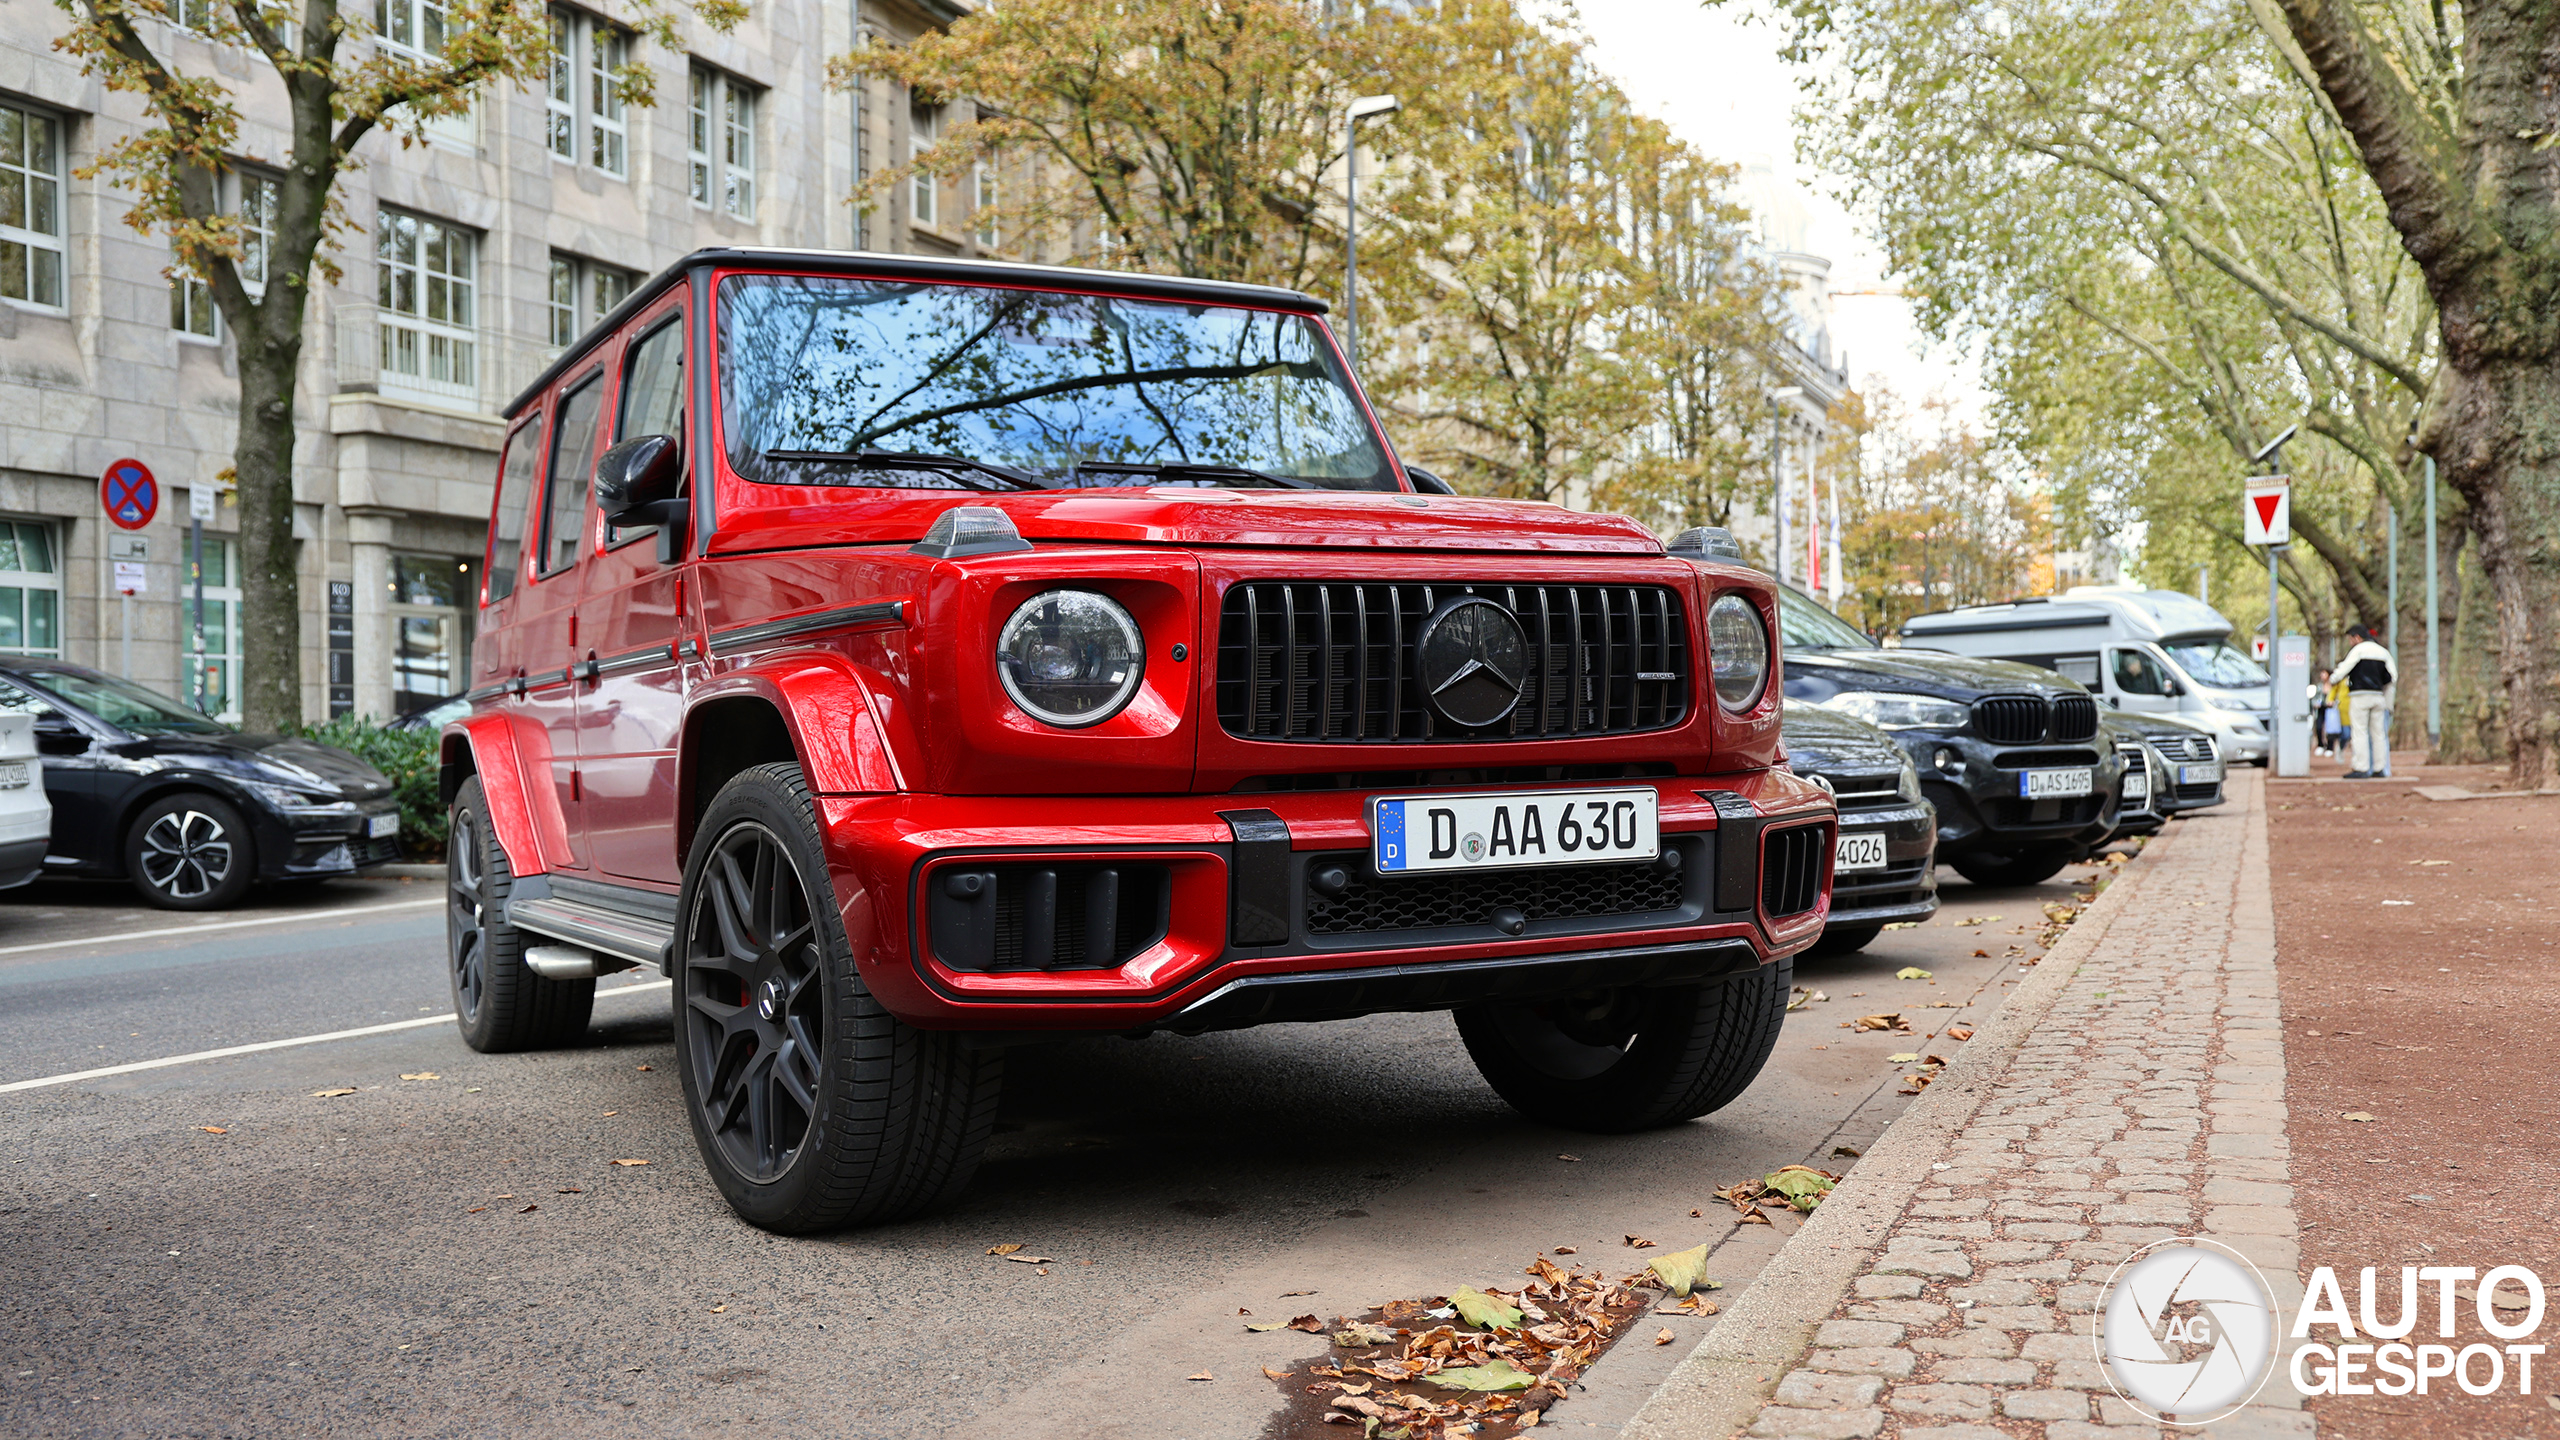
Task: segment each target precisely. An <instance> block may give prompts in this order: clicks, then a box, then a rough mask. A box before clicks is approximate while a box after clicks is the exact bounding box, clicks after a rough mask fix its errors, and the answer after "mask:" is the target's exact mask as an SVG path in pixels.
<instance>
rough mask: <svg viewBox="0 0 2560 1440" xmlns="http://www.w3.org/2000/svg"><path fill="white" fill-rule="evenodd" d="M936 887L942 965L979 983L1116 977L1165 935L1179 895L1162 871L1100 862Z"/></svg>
mask: <svg viewBox="0 0 2560 1440" xmlns="http://www.w3.org/2000/svg"><path fill="white" fill-rule="evenodd" d="M926 883H927V884H928V885H929V887H930V888H931V890H932V894H931V896H930V897H929V898H928V900H927V911H928V914H929V916H930V920H931V925H932V930H931V934H930V938H931V941H932V944H933V953H934V957H935V958H936V959H938V960H940V961H941V962H942V963H943V964H945V965H948V966H950V967H951V968H952V969H954V970H959V971H964V972H968V973H973V974H983V973H988V972H999V971H1008V970H1108V969H1110V968H1112V967H1113V966H1116V965H1119V964H1121V963H1122V962H1124V961H1126V960H1127V959H1129V957H1131V956H1133V955H1135V954H1137V953H1138V952H1139V951H1141V950H1144V949H1146V948H1147V947H1148V946H1150V945H1153V944H1154V943H1155V942H1156V941H1157V940H1158V939H1159V938H1161V937H1162V936H1163V935H1164V930H1165V914H1166V905H1167V901H1168V898H1169V894H1170V891H1171V889H1172V886H1171V883H1170V876H1169V875H1168V873H1167V872H1166V869H1165V867H1164V866H1162V865H1146V864H1120V863H1103V862H1090V861H1088V862H1071V863H1066V864H1057V865H1046V864H1039V863H1027V864H1026V863H1019V862H1008V863H1005V864H998V865H984V866H974V867H972V866H958V867H951V868H946V869H943V870H940V871H938V872H936V873H935V874H934V876H933V878H932V879H931V880H929V881H928V882H926Z"/></svg>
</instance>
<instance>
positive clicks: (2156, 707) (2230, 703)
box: [1902, 585, 2268, 765]
mask: <svg viewBox="0 0 2560 1440" xmlns="http://www.w3.org/2000/svg"><path fill="white" fill-rule="evenodd" d="M1902 636H1903V643H1904V644H1905V645H1914V646H1926V647H1928V648H1930V649H1934V650H1950V651H1953V652H1955V653H1956V654H1958V655H1979V656H1982V657H1984V658H1986V659H1994V660H2019V661H2024V662H2025V663H2027V664H2030V665H2041V666H2043V667H2045V668H2046V669H2048V670H2058V671H2060V672H2061V673H2063V674H2064V675H2067V676H2069V677H2070V678H2072V679H2074V680H2077V681H2079V682H2080V683H2081V684H2082V685H2085V686H2087V687H2088V688H2089V691H2090V693H2092V694H2094V695H2096V696H2098V697H2099V698H2100V699H2101V700H2102V701H2104V702H2105V703H2106V704H2108V705H2112V706H2114V707H2115V708H2116V709H2119V710H2132V711H2138V712H2140V713H2142V714H2146V715H2174V716H2176V717H2178V718H2179V719H2181V720H2184V721H2187V722H2188V723H2190V724H2193V725H2197V726H2200V727H2202V728H2204V729H2207V730H2210V731H2212V732H2213V734H2214V738H2215V739H2217V740H2218V741H2220V742H2221V747H2222V755H2223V758H2224V759H2225V760H2227V761H2247V762H2249V763H2252V764H2258V765H2263V764H2265V763H2266V762H2267V706H2268V698H2267V697H2268V689H2267V672H2266V670H2265V669H2264V668H2263V667H2261V666H2260V665H2259V664H2258V663H2257V662H2255V661H2253V660H2251V659H2250V658H2249V657H2248V656H2246V655H2243V654H2241V653H2240V652H2239V651H2238V650H2235V649H2233V648H2232V647H2231V622H2230V620H2229V619H2227V618H2225V617H2224V616H2223V614H2222V612H2221V611H2219V610H2216V609H2214V608H2213V607H2212V606H2210V605H2207V604H2206V603H2204V602H2203V601H2201V600H2198V599H2197V598H2195V597H2194V596H2192V595H2181V594H2179V593H2178V592H2177V591H2175V590H2136V589H2134V588H2133V587H2131V586H2129V585H2075V586H2073V587H2072V588H2070V589H2069V590H2066V591H2064V592H2063V593H2062V594H2061V595H2058V596H2039V597H2037V598H2035V599H2031V600H2013V601H2010V602H2009V603H2007V604H2005V605H1969V606H1966V607H1965V608H1964V609H1961V610H1941V611H1938V612H1936V613H1934V614H1929V615H1914V616H1913V617H1911V620H1910V622H1909V623H1907V624H1905V625H1904V626H1903V627H1902Z"/></svg>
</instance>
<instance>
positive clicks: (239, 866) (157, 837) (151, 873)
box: [124, 794, 258, 910]
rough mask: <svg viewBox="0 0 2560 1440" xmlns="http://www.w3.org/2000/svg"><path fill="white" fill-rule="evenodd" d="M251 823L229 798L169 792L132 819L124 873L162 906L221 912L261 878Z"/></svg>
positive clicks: (125, 854)
mask: <svg viewBox="0 0 2560 1440" xmlns="http://www.w3.org/2000/svg"><path fill="white" fill-rule="evenodd" d="M257 872H258V855H257V850H256V847H255V846H254V845H252V844H251V842H250V840H249V824H248V822H247V821H245V820H243V819H241V818H240V812H239V811H238V810H237V809H234V808H233V807H232V806H231V804H230V803H229V802H228V801H224V800H220V799H217V798H215V797H214V796H211V795H202V794H191V795H171V796H169V797H167V798H165V799H161V800H155V801H153V802H152V803H150V804H149V805H146V806H144V807H143V810H142V813H141V814H139V815H136V816H135V817H133V827H132V828H131V829H129V830H127V831H126V832H125V838H124V873H125V874H126V875H127V876H129V877H131V879H132V880H133V888H134V889H136V890H139V891H141V892H142V898H143V899H145V900H147V901H149V902H151V903H152V904H154V905H157V906H159V907H160V908H161V909H163V910H222V909H227V908H228V907H230V906H233V905H236V904H238V903H240V897H241V896H243V895H246V894H248V893H249V882H250V881H251V880H253V879H255V878H256V877H257Z"/></svg>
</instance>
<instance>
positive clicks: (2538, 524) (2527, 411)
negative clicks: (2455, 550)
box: [2437, 356, 2560, 789]
mask: <svg viewBox="0 0 2560 1440" xmlns="http://www.w3.org/2000/svg"><path fill="white" fill-rule="evenodd" d="M2456 363H2457V362H2456V361H2455V360H2454V359H2453V358H2452V357H2448V361H2447V364H2446V367H2445V377H2444V380H2443V381H2442V382H2440V383H2444V384H2446V387H2447V390H2448V393H2447V394H2446V396H2445V400H2446V402H2447V403H2446V406H2445V418H2444V425H2443V429H2442V432H2441V435H2440V437H2439V439H2438V442H2437V443H2438V445H2439V447H2440V452H2439V459H2440V460H2441V461H2442V462H2443V466H2444V478H2445V481H2446V483H2447V484H2449V485H2451V486H2452V487H2453V488H2454V490H2455V491H2456V492H2457V493H2459V494H2460V495H2461V496H2462V498H2463V500H2464V502H2465V503H2466V504H2468V505H2469V507H2470V510H2471V530H2472V534H2473V535H2474V536H2475V537H2476V538H2477V539H2478V540H2479V542H2480V551H2479V553H2480V570H2481V574H2482V576H2483V577H2484V578H2485V579H2486V580H2487V582H2488V599H2489V602H2490V604H2491V605H2492V606H2493V607H2494V610H2495V613H2496V615H2497V622H2498V670H2499V677H2500V680H2501V683H2502V687H2503V691H2504V698H2505V701H2506V707H2505V708H2506V712H2507V714H2506V738H2507V758H2508V763H2509V765H2510V766H2511V767H2512V770H2513V774H2514V781H2515V783H2516V784H2517V785H2518V786H2520V787H2531V788H2535V789H2543V788H2549V787H2551V786H2554V785H2560V374H2555V373H2553V368H2552V366H2551V365H2550V363H2549V362H2548V361H2546V360H2540V359H2534V358H2530V357H2524V356H2517V357H2512V358H2510V357H2508V356H2500V357H2497V358H2495V359H2491V360H2487V361H2485V362H2482V363H2479V364H2476V365H2470V366H2463V367H2462V368H2459V369H2457V368H2456Z"/></svg>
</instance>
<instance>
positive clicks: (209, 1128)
mask: <svg viewBox="0 0 2560 1440" xmlns="http://www.w3.org/2000/svg"><path fill="white" fill-rule="evenodd" d="M196 1128H197V1129H199V1130H201V1131H203V1132H204V1133H206V1134H207V1135H228V1134H230V1133H231V1132H230V1131H228V1130H225V1129H223V1128H222V1127H221V1126H219V1125H199V1126H197V1127H196Z"/></svg>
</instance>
